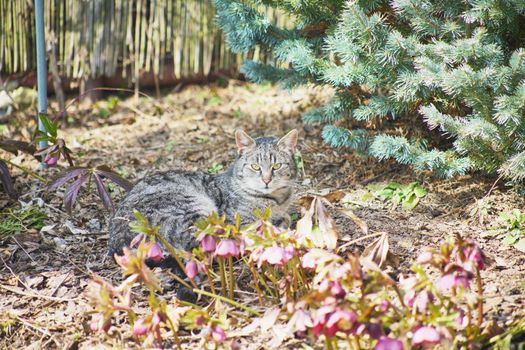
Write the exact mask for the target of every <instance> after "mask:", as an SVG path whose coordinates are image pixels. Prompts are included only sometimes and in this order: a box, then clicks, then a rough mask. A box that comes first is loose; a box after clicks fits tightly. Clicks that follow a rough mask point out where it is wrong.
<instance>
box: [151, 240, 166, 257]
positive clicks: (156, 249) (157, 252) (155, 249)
mask: <svg viewBox="0 0 525 350" xmlns="http://www.w3.org/2000/svg"><path fill="white" fill-rule="evenodd" d="M148 258H149V259H151V260H153V261H155V262H159V261H161V260H162V259H164V254H163V253H162V249H161V248H160V245H159V244H158V243H157V242H154V243H153V244H152V245H151V247H150V248H149V251H148Z"/></svg>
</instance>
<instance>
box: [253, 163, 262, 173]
mask: <svg viewBox="0 0 525 350" xmlns="http://www.w3.org/2000/svg"><path fill="white" fill-rule="evenodd" d="M252 169H253V170H255V171H259V170H261V166H260V165H259V164H255V163H253V164H252Z"/></svg>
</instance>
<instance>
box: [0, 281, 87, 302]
mask: <svg viewBox="0 0 525 350" xmlns="http://www.w3.org/2000/svg"><path fill="white" fill-rule="evenodd" d="M0 288H2V289H5V290H7V291H9V292H11V293H15V294H18V295H23V296H26V297H30V298H37V299H45V300H53V301H60V302H64V301H77V300H78V298H74V299H71V298H59V297H52V296H48V295H43V294H35V293H28V292H24V291H23V290H19V289H18V288H15V287H8V286H6V285H3V284H0ZM28 289H29V288H28ZM29 290H31V291H32V289H29Z"/></svg>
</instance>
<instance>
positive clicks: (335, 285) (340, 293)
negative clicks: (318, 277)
mask: <svg viewBox="0 0 525 350" xmlns="http://www.w3.org/2000/svg"><path fill="white" fill-rule="evenodd" d="M318 290H319V292H321V293H324V292H326V291H328V290H329V291H330V294H331V295H332V296H334V297H336V298H337V299H341V298H344V297H345V295H346V291H345V290H344V288H343V286H342V285H341V282H339V281H337V280H336V281H330V280H328V279H324V280H323V281H322V282H321V284H320V285H319V289H318Z"/></svg>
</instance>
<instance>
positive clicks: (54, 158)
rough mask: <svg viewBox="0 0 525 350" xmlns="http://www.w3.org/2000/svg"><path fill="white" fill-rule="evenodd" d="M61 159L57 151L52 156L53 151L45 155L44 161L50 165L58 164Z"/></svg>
mask: <svg viewBox="0 0 525 350" xmlns="http://www.w3.org/2000/svg"><path fill="white" fill-rule="evenodd" d="M59 159H60V153H57V154H56V155H55V156H52V155H51V153H48V154H46V156H45V157H44V163H46V164H47V165H49V166H55V165H57V163H58V160H59Z"/></svg>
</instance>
